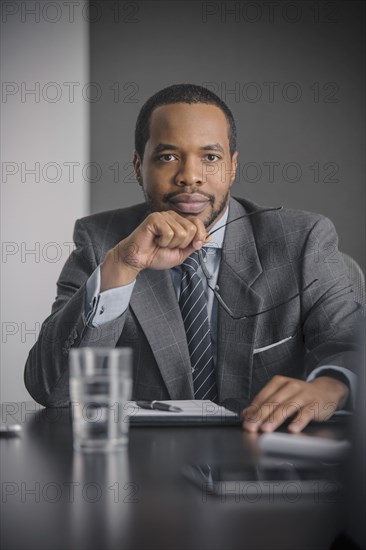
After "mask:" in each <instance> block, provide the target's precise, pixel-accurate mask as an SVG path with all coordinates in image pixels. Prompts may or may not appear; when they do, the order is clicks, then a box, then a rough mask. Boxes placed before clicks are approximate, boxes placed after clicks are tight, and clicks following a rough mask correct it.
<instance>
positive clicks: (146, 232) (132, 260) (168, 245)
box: [100, 210, 207, 291]
mask: <svg viewBox="0 0 366 550" xmlns="http://www.w3.org/2000/svg"><path fill="white" fill-rule="evenodd" d="M206 240H207V231H206V228H205V226H204V224H203V222H202V221H201V220H199V219H197V218H193V217H192V218H184V217H183V216H180V215H179V214H177V213H176V212H174V211H172V210H169V211H165V212H154V213H152V214H150V215H149V216H147V218H146V219H145V220H144V221H143V222H142V223H141V225H139V226H138V227H137V228H136V229H135V231H133V232H132V233H131V235H129V236H128V237H127V238H126V239H123V240H122V241H120V242H119V243H118V244H117V245H116V246H115V247H114V248H112V249H111V250H109V251H108V253H107V254H106V257H105V259H104V262H103V263H102V266H101V288H100V289H101V291H104V290H108V289H110V288H116V287H118V286H123V285H126V284H128V283H131V282H132V281H133V280H134V279H135V278H136V276H137V275H138V273H139V272H140V271H142V270H143V269H147V268H150V269H170V268H171V267H174V266H176V265H179V264H181V263H182V262H183V261H184V260H185V259H186V258H187V257H188V256H190V255H191V254H192V253H193V252H194V251H195V250H198V249H200V248H201V247H202V246H203V244H204V243H205V242H206Z"/></svg>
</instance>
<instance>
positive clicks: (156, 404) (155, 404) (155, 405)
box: [136, 401, 182, 412]
mask: <svg viewBox="0 0 366 550" xmlns="http://www.w3.org/2000/svg"><path fill="white" fill-rule="evenodd" d="M136 404H137V406H138V407H141V408H142V409H155V410H157V411H169V412H182V409H180V408H179V407H174V406H173V405H167V404H166V403H161V402H160V401H136Z"/></svg>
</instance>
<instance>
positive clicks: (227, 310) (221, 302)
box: [210, 279, 318, 321]
mask: <svg viewBox="0 0 366 550" xmlns="http://www.w3.org/2000/svg"><path fill="white" fill-rule="evenodd" d="M317 281H318V279H314V280H313V281H311V283H309V284H308V285H306V286H305V287H304V288H303V289H302V290H300V292H297V293H296V294H294V295H293V296H291V297H290V298H287V300H285V301H283V302H280V303H279V304H276V305H275V306H271V307H268V308H267V309H263V310H262V311H258V313H252V314H251V315H244V317H235V315H234V314H233V312H232V311H231V310H230V309H229V308H228V307H227V305H226V304H225V302H224V301H223V299H222V298H221V296H220V294H219V290H220V289H219V287H218V285H216V286H215V288H212V287H211V286H210V288H211V290H213V291H214V293H215V296H216V298H217V299H218V301H219V302H220V304H221V306H222V307H223V308H224V310H225V311H226V313H228V314H229V315H230V317H232V319H234V320H236V321H239V320H244V319H249V318H250V317H257V316H258V315H262V314H263V313H267V312H268V311H272V310H273V309H277V308H278V307H280V306H283V305H284V304H287V303H288V302H291V300H294V299H295V298H297V297H298V296H301V294H303V293H304V292H305V291H306V290H308V289H309V288H310V287H311V286H312V285H313V284H314V283H316V282H317Z"/></svg>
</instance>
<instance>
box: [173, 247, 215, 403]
mask: <svg viewBox="0 0 366 550" xmlns="http://www.w3.org/2000/svg"><path fill="white" fill-rule="evenodd" d="M198 267H199V260H198V252H194V253H193V254H192V255H191V256H189V257H188V258H187V259H186V260H185V261H184V262H183V264H182V271H183V274H182V282H181V288H180V297H179V306H180V310H181V313H182V319H183V323H184V327H185V330H186V336H187V343H188V349H189V355H190V358H191V366H192V376H193V388H194V396H195V399H210V400H211V401H215V402H217V386H216V375H215V371H214V361H213V353H212V342H211V334H210V327H209V322H208V314H207V301H206V297H205V293H204V289H203V284H202V280H201V277H200V276H199V275H198V273H197V268H198Z"/></svg>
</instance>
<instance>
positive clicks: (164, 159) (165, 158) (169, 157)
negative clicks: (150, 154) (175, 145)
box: [158, 153, 175, 162]
mask: <svg viewBox="0 0 366 550" xmlns="http://www.w3.org/2000/svg"><path fill="white" fill-rule="evenodd" d="M174 159H175V156H174V155H172V154H171V153H166V154H165V155H160V157H158V160H161V161H162V162H172V160H174Z"/></svg>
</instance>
